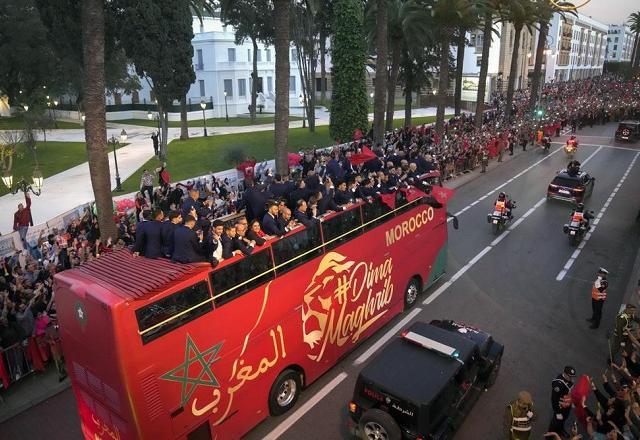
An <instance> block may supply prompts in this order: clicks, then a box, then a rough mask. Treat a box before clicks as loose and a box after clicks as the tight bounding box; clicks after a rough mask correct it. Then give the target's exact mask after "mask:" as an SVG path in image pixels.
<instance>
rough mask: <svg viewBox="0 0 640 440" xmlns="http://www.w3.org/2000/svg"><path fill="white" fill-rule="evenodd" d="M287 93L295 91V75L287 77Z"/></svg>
mask: <svg viewBox="0 0 640 440" xmlns="http://www.w3.org/2000/svg"><path fill="white" fill-rule="evenodd" d="M289 93H294V94H295V93H296V77H295V76H290V77H289Z"/></svg>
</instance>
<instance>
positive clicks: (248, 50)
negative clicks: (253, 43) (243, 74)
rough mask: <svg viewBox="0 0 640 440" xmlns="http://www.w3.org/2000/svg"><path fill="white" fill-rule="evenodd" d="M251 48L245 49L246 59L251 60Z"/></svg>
mask: <svg viewBox="0 0 640 440" xmlns="http://www.w3.org/2000/svg"><path fill="white" fill-rule="evenodd" d="M251 60H252V58H251V49H247V61H249V62H251Z"/></svg>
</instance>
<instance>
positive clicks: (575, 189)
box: [573, 188, 584, 192]
mask: <svg viewBox="0 0 640 440" xmlns="http://www.w3.org/2000/svg"><path fill="white" fill-rule="evenodd" d="M573 191H575V192H582V191H584V188H573Z"/></svg>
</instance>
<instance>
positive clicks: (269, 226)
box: [262, 200, 287, 237]
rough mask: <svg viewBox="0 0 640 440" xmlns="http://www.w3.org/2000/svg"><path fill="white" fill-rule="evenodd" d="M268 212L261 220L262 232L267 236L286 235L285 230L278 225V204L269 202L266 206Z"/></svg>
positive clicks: (273, 201)
mask: <svg viewBox="0 0 640 440" xmlns="http://www.w3.org/2000/svg"><path fill="white" fill-rule="evenodd" d="M267 207H268V211H267V213H266V214H265V215H264V217H263V219H262V230H263V231H264V233H265V234H267V235H274V236H277V237H280V236H282V235H284V234H286V233H287V231H286V229H285V228H283V227H281V226H280V225H279V224H278V221H277V219H278V203H277V202H276V201H275V200H269V203H268V204H267Z"/></svg>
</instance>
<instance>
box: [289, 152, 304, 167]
mask: <svg viewBox="0 0 640 440" xmlns="http://www.w3.org/2000/svg"><path fill="white" fill-rule="evenodd" d="M301 160H302V155H301V154H298V153H287V163H288V165H289V166H290V167H295V166H296V165H300V161H301Z"/></svg>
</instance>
